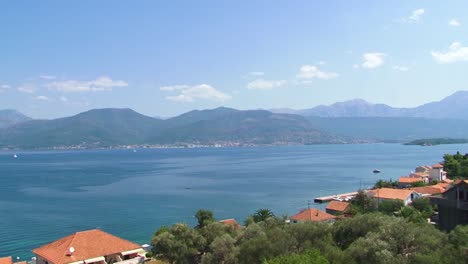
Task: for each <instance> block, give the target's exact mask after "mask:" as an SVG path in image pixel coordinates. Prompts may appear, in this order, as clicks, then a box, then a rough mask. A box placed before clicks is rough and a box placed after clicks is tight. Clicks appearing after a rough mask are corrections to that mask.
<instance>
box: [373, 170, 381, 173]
mask: <svg viewBox="0 0 468 264" xmlns="http://www.w3.org/2000/svg"><path fill="white" fill-rule="evenodd" d="M372 172H373V173H380V170H378V169H375V170H373V171H372Z"/></svg>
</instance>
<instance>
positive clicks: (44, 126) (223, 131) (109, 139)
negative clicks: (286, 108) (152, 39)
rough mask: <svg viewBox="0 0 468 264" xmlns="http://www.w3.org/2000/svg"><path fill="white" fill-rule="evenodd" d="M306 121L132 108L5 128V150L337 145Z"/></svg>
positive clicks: (1, 138) (223, 111) (0, 135)
mask: <svg viewBox="0 0 468 264" xmlns="http://www.w3.org/2000/svg"><path fill="white" fill-rule="evenodd" d="M337 141H338V140H337V139H336V138H335V137H332V136H329V135H327V134H325V133H322V132H320V131H318V130H317V129H316V128H314V127H313V126H312V125H311V123H310V122H309V121H308V120H307V119H306V118H304V117H302V116H298V115H288V114H273V113H271V112H268V111H239V110H235V109H229V108H217V109H213V110H203V111H191V112H188V113H185V114H183V115H180V116H178V117H174V118H171V119H167V120H160V119H156V118H152V117H148V116H144V115H141V114H139V113H137V112H135V111H133V110H131V109H96V110H90V111H88V112H84V113H81V114H78V115H75V116H71V117H66V118H59V119H54V120H31V121H27V122H23V123H20V124H17V125H13V126H10V127H7V128H5V129H2V130H0V147H2V148H29V149H31V148H50V147H66V146H78V145H79V146H81V147H110V146H117V145H141V144H167V145H169V144H171V145H172V144H179V145H180V144H216V143H220V144H231V143H234V144H304V143H330V142H337Z"/></svg>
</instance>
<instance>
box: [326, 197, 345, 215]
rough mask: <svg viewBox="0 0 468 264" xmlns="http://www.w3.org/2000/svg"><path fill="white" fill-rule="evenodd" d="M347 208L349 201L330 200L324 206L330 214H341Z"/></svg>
mask: <svg viewBox="0 0 468 264" xmlns="http://www.w3.org/2000/svg"><path fill="white" fill-rule="evenodd" d="M349 208H350V203H347V202H340V201H335V200H332V201H331V202H330V203H329V204H328V205H327V207H326V208H325V211H326V212H327V213H328V214H331V215H343V214H345V213H346V212H347V211H348V210H349Z"/></svg>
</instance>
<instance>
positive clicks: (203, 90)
mask: <svg viewBox="0 0 468 264" xmlns="http://www.w3.org/2000/svg"><path fill="white" fill-rule="evenodd" d="M159 89H160V90H161V91H166V92H170V91H177V92H179V94H178V95H171V96H167V97H166V99H168V100H171V101H175V102H193V101H195V100H196V99H205V100H212V101H220V102H222V101H226V100H228V99H230V98H231V96H230V95H228V94H225V93H223V92H220V91H218V90H216V89H215V88H214V87H212V86H211V85H208V84H200V85H195V86H189V85H173V86H162V87H160V88H159Z"/></svg>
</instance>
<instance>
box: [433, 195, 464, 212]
mask: <svg viewBox="0 0 468 264" xmlns="http://www.w3.org/2000/svg"><path fill="white" fill-rule="evenodd" d="M429 198H430V199H431V203H432V204H437V205H439V206H446V207H452V208H457V209H460V210H468V202H467V201H464V200H458V201H457V200H449V199H447V198H444V197H436V196H431V197H429Z"/></svg>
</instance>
